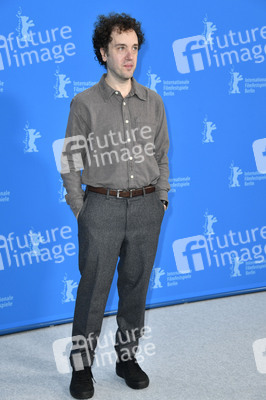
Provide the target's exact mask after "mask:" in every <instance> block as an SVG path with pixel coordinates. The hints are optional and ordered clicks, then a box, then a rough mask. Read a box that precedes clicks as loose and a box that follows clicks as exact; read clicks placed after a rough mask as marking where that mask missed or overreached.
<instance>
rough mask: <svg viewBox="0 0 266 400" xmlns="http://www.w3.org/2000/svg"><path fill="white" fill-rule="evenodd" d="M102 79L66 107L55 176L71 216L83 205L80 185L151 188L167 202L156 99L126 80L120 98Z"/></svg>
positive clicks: (164, 140)
mask: <svg viewBox="0 0 266 400" xmlns="http://www.w3.org/2000/svg"><path fill="white" fill-rule="evenodd" d="M105 77H106V74H104V75H103V76H102V78H101V80H100V81H99V82H98V83H97V84H96V85H94V86H92V87H91V88H89V89H87V90H85V91H83V92H81V93H79V94H77V95H76V96H75V97H74V98H73V99H72V101H71V106H70V113H69V118H68V124H67V129H66V137H65V142H64V146H63V152H62V157H61V176H62V179H63V182H64V186H65V188H66V191H67V194H66V202H67V203H68V204H69V205H70V207H71V209H72V211H73V212H74V214H75V215H77V214H78V212H79V210H80V209H81V207H82V205H83V196H84V191H83V190H82V188H81V184H87V185H90V186H95V187H105V188H110V189H120V190H129V189H135V188H141V187H143V186H148V185H155V188H156V191H158V195H159V197H160V199H161V200H168V195H167V192H168V191H169V189H170V185H169V183H168V177H169V169H168V157H167V152H168V148H169V138H168V131H167V123H166V116H165V110H164V105H163V102H162V99H161V97H160V96H159V95H158V94H157V93H155V92H154V91H152V90H150V89H148V88H146V87H145V86H142V85H140V84H139V83H137V82H136V80H135V79H134V78H132V89H131V91H130V93H129V94H128V95H127V97H125V98H123V97H122V95H121V93H120V92H119V91H117V90H114V89H112V88H111V87H110V86H109V85H108V84H107V83H106V81H105ZM81 171H82V173H81Z"/></svg>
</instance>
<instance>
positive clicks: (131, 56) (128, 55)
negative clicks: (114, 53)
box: [126, 50, 133, 60]
mask: <svg viewBox="0 0 266 400" xmlns="http://www.w3.org/2000/svg"><path fill="white" fill-rule="evenodd" d="M126 58H127V60H132V58H133V54H132V51H131V50H128V51H127V54H126Z"/></svg>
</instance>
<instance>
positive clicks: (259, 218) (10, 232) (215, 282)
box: [0, 0, 266, 334]
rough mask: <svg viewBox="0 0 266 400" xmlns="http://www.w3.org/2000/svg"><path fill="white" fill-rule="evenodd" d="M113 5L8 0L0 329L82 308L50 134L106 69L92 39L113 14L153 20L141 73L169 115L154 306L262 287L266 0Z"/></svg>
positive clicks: (53, 319)
mask: <svg viewBox="0 0 266 400" xmlns="http://www.w3.org/2000/svg"><path fill="white" fill-rule="evenodd" d="M110 7H111V6H110V2H109V1H107V0H102V1H101V2H92V1H84V0H76V1H75V2H74V5H72V2H71V4H70V3H68V2H63V1H61V0H60V1H56V2H51V1H48V2H33V1H30V0H24V1H23V2H22V1H17V0H12V1H7V0H2V1H1V4H0V19H1V24H0V112H1V122H0V129H1V146H0V165H1V181H0V223H1V225H0V321H1V326H0V333H1V334H4V333H7V332H12V331H16V330H23V329H29V328H31V327H36V326H43V325H49V324H52V323H57V322H62V321H70V320H71V318H72V317H73V311H74V304H75V298H76V291H77V286H78V282H79V279H80V275H79V270H78V256H77V249H78V247H77V223H76V220H75V217H74V216H73V214H72V213H71V211H70V209H69V207H68V205H67V204H66V202H65V199H64V195H65V193H64V189H63V186H62V181H61V179H60V174H59V172H58V170H57V168H56V162H58V157H59V150H58V149H57V150H56V146H53V144H54V142H55V141H57V140H58V139H62V138H64V135H65V129H66V123H67V118H68V113H69V105H70V101H71V99H72V97H73V96H74V95H75V94H77V93H78V92H80V91H82V90H84V89H86V88H88V87H90V86H92V85H93V84H94V83H96V82H97V81H98V80H99V79H100V77H101V75H102V73H103V72H104V69H103V68H102V67H100V66H99V65H98V63H97V62H96V61H95V60H94V54H93V49H92V44H91V36H92V31H93V23H94V21H95V20H96V16H97V15H98V14H101V13H108V12H110V11H116V12H127V13H130V14H131V15H132V16H134V17H135V18H137V19H139V20H141V21H142V25H143V29H144V31H145V34H146V44H145V45H144V47H143V48H142V49H141V51H140V54H139V61H138V66H137V69H136V73H135V77H136V79H137V80H138V81H139V82H140V83H141V84H143V85H145V86H148V87H150V88H151V89H152V90H155V91H157V92H158V93H159V94H160V95H161V96H162V98H163V100H164V103H165V108H166V113H167V118H168V125H169V135H170V142H171V147H170V151H169V160H170V171H171V174H170V184H171V191H170V193H169V202H170V206H169V209H168V211H167V212H166V214H165V218H164V221H163V226H162V233H161V237H160V242H159V248H158V253H157V257H156V261H155V264H154V269H153V272H152V276H151V281H150V287H149V291H148V296H147V306H157V305H163V304H171V303H179V302H185V301H192V300H196V299H203V298H210V297H216V296H221V295H228V294H233V293H243V292H248V291H254V290H263V289H265V286H266V262H265V255H266V241H265V239H266V218H265V216H266V210H265V192H266V191H265V179H266V139H265V98H266V70H265V57H266V25H265V18H264V16H265V11H266V3H265V1H264V0H253V1H251V0H248V1H247V0H241V1H240V0H235V1H233V2H232V1H230V0H224V1H223V2H213V1H211V0H202V1H200V2H198V1H196V0H188V1H187V2H183V1H182V2H181V1H180V2H179V1H176V0H170V1H167V2H164V3H162V2H161V1H158V0H153V1H146V2H143V1H140V0H136V1H134V2H132V5H125V2H124V1H120V0H117V1H114V2H112V7H111V8H110ZM56 143H57V142H56ZM115 283H116V282H115V280H114V282H113V286H112V289H111V292H110V296H109V299H108V303H107V307H106V312H107V313H111V312H115V311H116V308H117V300H118V298H117V292H116V284H115Z"/></svg>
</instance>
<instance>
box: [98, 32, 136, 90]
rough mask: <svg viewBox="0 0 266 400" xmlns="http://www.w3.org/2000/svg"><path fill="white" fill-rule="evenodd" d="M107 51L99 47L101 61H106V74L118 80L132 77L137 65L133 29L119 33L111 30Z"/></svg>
mask: <svg viewBox="0 0 266 400" xmlns="http://www.w3.org/2000/svg"><path fill="white" fill-rule="evenodd" d="M111 37H112V41H111V43H109V45H108V52H107V53H106V52H105V51H104V49H101V54H102V58H103V61H105V62H106V63H107V71H108V74H110V75H112V77H113V78H114V79H116V80H118V81H120V82H121V81H126V80H128V79H130V78H132V76H133V73H134V71H135V68H136V66H137V57H138V37H137V35H136V32H135V31H134V30H129V31H125V32H121V33H119V32H118V31H117V30H113V32H112V34H111Z"/></svg>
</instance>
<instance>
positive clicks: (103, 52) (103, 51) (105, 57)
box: [100, 47, 107, 62]
mask: <svg viewBox="0 0 266 400" xmlns="http://www.w3.org/2000/svg"><path fill="white" fill-rule="evenodd" d="M100 52H101V56H102V59H103V61H104V62H106V61H107V54H106V52H105V50H104V48H103V47H101V48H100Z"/></svg>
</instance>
